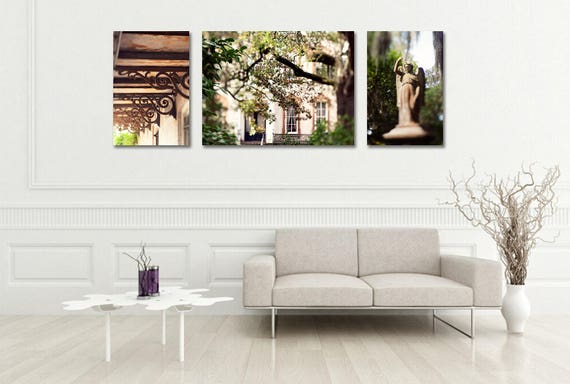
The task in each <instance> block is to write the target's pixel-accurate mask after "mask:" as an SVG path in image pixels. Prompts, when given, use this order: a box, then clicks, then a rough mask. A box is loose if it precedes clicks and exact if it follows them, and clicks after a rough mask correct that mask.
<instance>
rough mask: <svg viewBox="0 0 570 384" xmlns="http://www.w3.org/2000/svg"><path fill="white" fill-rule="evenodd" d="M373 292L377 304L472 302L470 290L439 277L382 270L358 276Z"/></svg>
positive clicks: (408, 305) (404, 305) (384, 305)
mask: <svg viewBox="0 0 570 384" xmlns="http://www.w3.org/2000/svg"><path fill="white" fill-rule="evenodd" d="M361 279H362V280H364V281H365V282H366V283H368V284H369V285H370V286H371V287H372V289H373V291H374V306H377V307H424V306H425V307H432V306H434V307H448V306H449V307H460V306H472V305H473V290H472V289H471V288H470V287H468V286H466V285H463V284H460V283H457V282H455V281H453V280H449V279H446V278H443V277H439V276H434V275H425V274H421V273H382V274H377V275H369V276H363V277H361Z"/></svg>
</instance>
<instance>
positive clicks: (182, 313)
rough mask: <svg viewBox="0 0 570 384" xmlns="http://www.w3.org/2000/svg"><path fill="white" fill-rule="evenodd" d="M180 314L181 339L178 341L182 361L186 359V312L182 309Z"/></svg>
mask: <svg viewBox="0 0 570 384" xmlns="http://www.w3.org/2000/svg"><path fill="white" fill-rule="evenodd" d="M179 316H180V330H179V337H180V340H179V341H178V343H179V346H178V347H179V350H178V355H179V359H180V361H184V312H182V311H181V312H180V315H179Z"/></svg>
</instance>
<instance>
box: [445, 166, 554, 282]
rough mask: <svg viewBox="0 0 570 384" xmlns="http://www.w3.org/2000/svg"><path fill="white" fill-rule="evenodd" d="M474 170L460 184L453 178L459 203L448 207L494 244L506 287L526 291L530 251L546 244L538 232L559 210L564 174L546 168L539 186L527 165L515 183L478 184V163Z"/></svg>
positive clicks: (532, 168)
mask: <svg viewBox="0 0 570 384" xmlns="http://www.w3.org/2000/svg"><path fill="white" fill-rule="evenodd" d="M472 170H473V173H472V174H471V176H470V177H468V178H466V179H461V180H456V179H455V178H454V177H453V175H452V173H451V172H450V173H449V183H450V188H451V192H452V193H453V196H454V200H453V201H451V202H447V203H445V204H447V205H451V206H453V207H455V208H457V209H458V210H459V212H460V213H461V214H462V215H463V216H464V217H465V218H466V219H467V221H469V222H470V223H471V224H472V225H473V226H474V227H478V228H481V229H482V230H483V231H485V232H486V233H487V234H488V235H489V236H491V238H492V239H493V240H494V241H495V243H496V245H497V249H498V251H499V255H500V258H501V261H502V263H503V264H504V266H505V278H506V280H507V284H511V285H524V284H525V281H526V277H527V267H528V257H529V254H530V252H531V250H532V249H533V248H534V247H535V246H536V242H537V241H538V240H542V241H547V240H543V239H542V238H540V237H539V232H540V231H541V230H542V229H543V226H544V223H545V221H546V219H547V218H549V217H551V216H552V215H554V212H555V210H556V203H557V199H556V194H555V192H554V186H555V185H556V182H557V181H558V179H559V178H560V168H559V167H558V166H553V167H551V168H545V169H544V172H541V173H542V174H543V175H542V180H540V181H537V179H538V178H539V177H538V174H537V172H536V167H535V165H534V164H531V165H530V166H528V167H526V168H525V166H524V165H523V166H522V167H521V170H520V171H518V172H517V173H516V174H515V175H514V176H511V177H506V178H498V177H497V175H496V174H493V175H487V177H486V178H485V179H480V180H478V181H475V180H474V179H475V177H476V175H477V170H476V168H475V163H474V162H473V163H472ZM555 238H556V237H555ZM555 238H554V239H555ZM554 239H552V241H554Z"/></svg>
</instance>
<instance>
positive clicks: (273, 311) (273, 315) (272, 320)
mask: <svg viewBox="0 0 570 384" xmlns="http://www.w3.org/2000/svg"><path fill="white" fill-rule="evenodd" d="M275 312H276V310H275V308H271V338H272V339H275Z"/></svg>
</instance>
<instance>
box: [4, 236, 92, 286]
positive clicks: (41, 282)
mask: <svg viewBox="0 0 570 384" xmlns="http://www.w3.org/2000/svg"><path fill="white" fill-rule="evenodd" d="M93 246H94V245H93V244H84V243H10V244H8V249H9V250H8V253H9V261H8V263H9V266H8V270H9V278H8V286H10V287H45V286H50V287H56V286H57V287H90V286H92V285H93V275H94V259H93Z"/></svg>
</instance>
